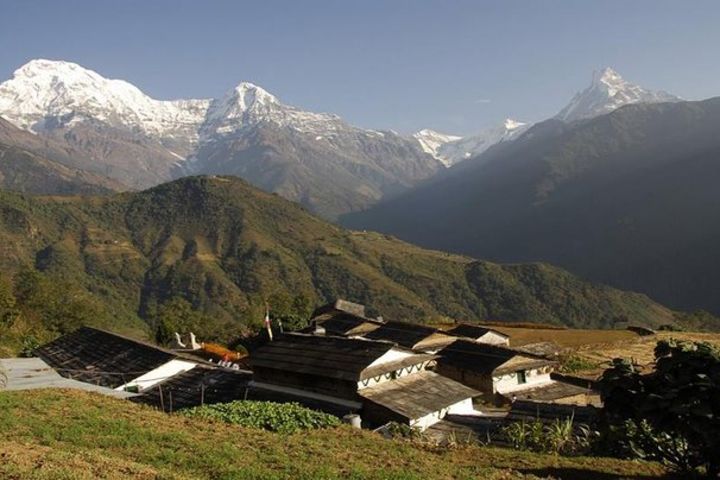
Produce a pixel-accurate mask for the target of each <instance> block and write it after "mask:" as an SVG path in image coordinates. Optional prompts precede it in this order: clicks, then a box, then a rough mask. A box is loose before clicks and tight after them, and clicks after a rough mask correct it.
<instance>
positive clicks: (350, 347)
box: [249, 333, 479, 429]
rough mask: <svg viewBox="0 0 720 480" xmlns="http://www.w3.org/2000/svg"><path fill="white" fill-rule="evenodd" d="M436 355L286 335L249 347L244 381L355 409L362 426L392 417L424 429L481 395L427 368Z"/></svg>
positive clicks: (468, 408) (337, 407)
mask: <svg viewBox="0 0 720 480" xmlns="http://www.w3.org/2000/svg"><path fill="white" fill-rule="evenodd" d="M435 360H436V356H435V355H431V354H424V353H416V352H413V351H412V350H409V349H406V348H402V347H399V346H398V345H396V344H394V343H391V342H384V341H371V340H367V339H360V338H344V337H336V336H327V335H313V334H297V333H295V334H284V335H281V336H279V337H278V338H276V339H275V340H273V341H272V342H269V343H267V344H266V345H264V346H262V347H260V348H259V349H257V350H256V351H254V352H253V353H252V355H251V356H250V360H249V361H250V365H251V367H252V371H253V379H252V382H250V385H249V386H250V387H251V388H252V389H254V390H264V391H266V392H275V393H277V394H278V395H283V396H285V397H287V396H292V397H294V398H295V399H297V400H298V401H300V402H301V403H303V402H305V401H307V402H323V403H324V404H326V405H331V406H332V407H333V408H332V410H333V411H334V412H337V411H338V410H342V409H345V411H346V412H347V413H360V414H361V416H362V418H363V422H364V424H365V425H368V426H376V425H381V424H383V423H386V422H388V421H391V420H394V421H400V422H403V423H406V424H408V425H411V426H417V427H418V428H421V429H424V428H427V427H428V426H430V425H432V424H433V423H436V422H437V421H439V420H441V419H442V418H443V417H444V416H445V415H447V414H448V413H461V412H462V413H466V412H468V411H471V410H472V398H473V397H474V396H476V395H479V392H477V391H476V390H474V389H472V388H469V387H466V386H464V385H462V384H460V383H458V382H455V381H453V380H451V379H449V378H445V377H442V376H441V375H438V374H436V373H434V372H431V371H428V368H429V367H431V366H433V365H434V364H435ZM254 394H256V393H254Z"/></svg>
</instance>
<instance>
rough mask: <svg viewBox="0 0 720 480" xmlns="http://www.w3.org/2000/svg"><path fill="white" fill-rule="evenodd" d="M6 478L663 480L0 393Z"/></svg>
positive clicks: (0, 456) (628, 471)
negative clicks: (625, 479) (536, 479)
mask: <svg viewBox="0 0 720 480" xmlns="http://www.w3.org/2000/svg"><path fill="white" fill-rule="evenodd" d="M0 431H1V432H2V437H0V478H11V479H15V478H17V479H26V478H29V479H58V478H68V479H75V478H78V479H84V478H166V479H180V478H214V479H334V478H349V479H408V480H409V479H476V478H491V479H492V478H497V479H510V478H534V475H537V476H540V477H547V476H548V475H552V476H554V477H556V478H584V479H610V478H619V477H623V476H626V477H628V478H657V477H660V476H662V475H664V474H665V473H666V472H665V470H664V469H663V468H662V467H661V466H660V465H658V464H654V463H646V462H630V461H622V460H614V459H605V458H582V457H579V458H565V457H560V456H551V455H541V454H533V453H525V452H517V451H513V450H509V449H496V448H483V447H477V446H461V447H457V448H452V449H446V448H439V447H431V446H421V445H415V444H412V443H409V442H403V441H397V440H386V439H383V438H381V437H379V436H378V435H376V434H373V433H371V432H367V431H358V430H353V429H351V428H349V427H346V426H343V427H338V428H333V429H327V430H310V431H305V432H302V433H299V434H292V435H283V434H278V433H272V432H267V431H264V430H259V429H249V428H243V427H239V426H234V425H227V424H225V423H221V422H212V421H200V420H197V419H192V418H187V417H183V416H180V415H174V416H171V415H166V414H163V413H161V412H158V411H156V410H152V409H150V408H148V407H144V406H138V405H135V404H131V403H129V402H126V401H122V400H117V399H111V398H107V397H103V396H100V395H98V394H92V393H86V392H77V391H63V390H40V391H32V392H2V393H0Z"/></svg>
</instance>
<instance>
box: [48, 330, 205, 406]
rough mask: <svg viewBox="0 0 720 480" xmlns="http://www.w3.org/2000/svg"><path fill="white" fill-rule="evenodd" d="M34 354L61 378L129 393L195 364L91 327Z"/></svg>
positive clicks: (150, 385) (156, 348)
mask: <svg viewBox="0 0 720 480" xmlns="http://www.w3.org/2000/svg"><path fill="white" fill-rule="evenodd" d="M35 354H36V355H37V356H38V357H39V358H40V359H41V360H43V361H44V362H45V363H46V364H47V365H49V366H50V367H52V368H53V369H54V370H55V371H57V372H58V373H59V374H60V375H61V376H63V377H65V378H70V379H73V380H77V381H80V382H85V383H90V384H93V385H99V386H102V387H108V388H112V389H114V390H117V391H129V392H140V391H143V390H145V389H147V388H150V387H152V386H153V385H155V384H157V383H160V382H162V381H163V380H166V379H168V378H170V377H172V376H174V375H177V374H179V373H181V372H185V371H188V370H191V369H193V368H195V366H196V365H197V364H198V363H199V362H197V361H192V360H191V359H187V358H182V357H180V356H178V355H177V354H176V353H175V352H172V351H170V350H166V349H163V348H160V347H157V346H155V345H151V344H149V343H145V342H141V341H139V340H134V339H131V338H127V337H124V336H122V335H118V334H115V333H111V332H106V331H104V330H99V329H97V328H91V327H82V328H79V329H77V330H75V331H74V332H72V333H68V334H66V335H63V336H62V337H59V338H57V339H55V340H53V341H52V342H50V343H47V344H45V345H43V346H41V347H39V348H38V349H36V351H35Z"/></svg>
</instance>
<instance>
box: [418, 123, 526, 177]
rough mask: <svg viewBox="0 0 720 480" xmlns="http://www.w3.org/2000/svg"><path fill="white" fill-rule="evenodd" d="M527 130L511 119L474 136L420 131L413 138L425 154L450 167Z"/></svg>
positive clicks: (426, 130)
mask: <svg viewBox="0 0 720 480" xmlns="http://www.w3.org/2000/svg"><path fill="white" fill-rule="evenodd" d="M527 129H528V125H527V124H525V123H523V122H518V121H517V120H513V119H511V118H507V119H505V121H504V122H503V123H502V124H500V125H498V126H496V127H492V128H488V129H487V130H483V131H482V132H480V133H478V134H476V135H470V136H467V137H458V136H455V135H445V134H443V133H439V132H436V131H434V130H428V129H425V130H420V131H419V132H417V133H415V134H414V135H413V137H414V138H415V140H417V141H418V142H419V143H420V146H421V147H422V149H423V150H425V151H426V152H427V153H429V154H431V155H432V156H434V157H435V158H437V159H438V160H440V161H441V162H442V163H443V165H445V166H446V167H451V166H453V165H455V164H456V163H459V162H461V161H463V160H465V159H467V158H470V157H475V156H477V155H480V154H481V153H483V152H484V151H485V150H487V149H488V148H490V147H492V146H493V145H495V144H497V143H500V142H505V141H508V140H512V139H514V138H516V137H518V136H519V135H521V134H522V132H524V131H525V130H527Z"/></svg>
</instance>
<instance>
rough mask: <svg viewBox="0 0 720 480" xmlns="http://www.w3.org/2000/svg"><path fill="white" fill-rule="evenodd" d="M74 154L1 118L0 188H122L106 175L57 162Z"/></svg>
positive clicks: (86, 191) (82, 191)
mask: <svg viewBox="0 0 720 480" xmlns="http://www.w3.org/2000/svg"><path fill="white" fill-rule="evenodd" d="M72 154H73V152H72V151H71V150H64V149H62V148H61V147H59V146H58V145H55V144H54V142H52V141H50V140H42V139H39V138H38V137H37V136H36V135H33V134H31V133H28V132H25V131H24V130H20V129H18V128H16V127H15V126H13V125H11V124H10V123H8V122H6V121H5V120H3V119H2V118H0V188H2V189H6V190H15V191H20V192H27V193H33V194H49V195H92V194H105V193H110V192H113V191H118V190H122V189H123V185H121V184H119V183H118V182H115V181H113V180H111V179H109V178H107V177H104V176H102V175H97V174H94V173H91V172H88V171H86V170H81V169H76V168H71V167H67V166H65V165H64V164H63V163H61V162H60V161H57V160H62V159H69V158H70V157H71V156H72Z"/></svg>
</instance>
